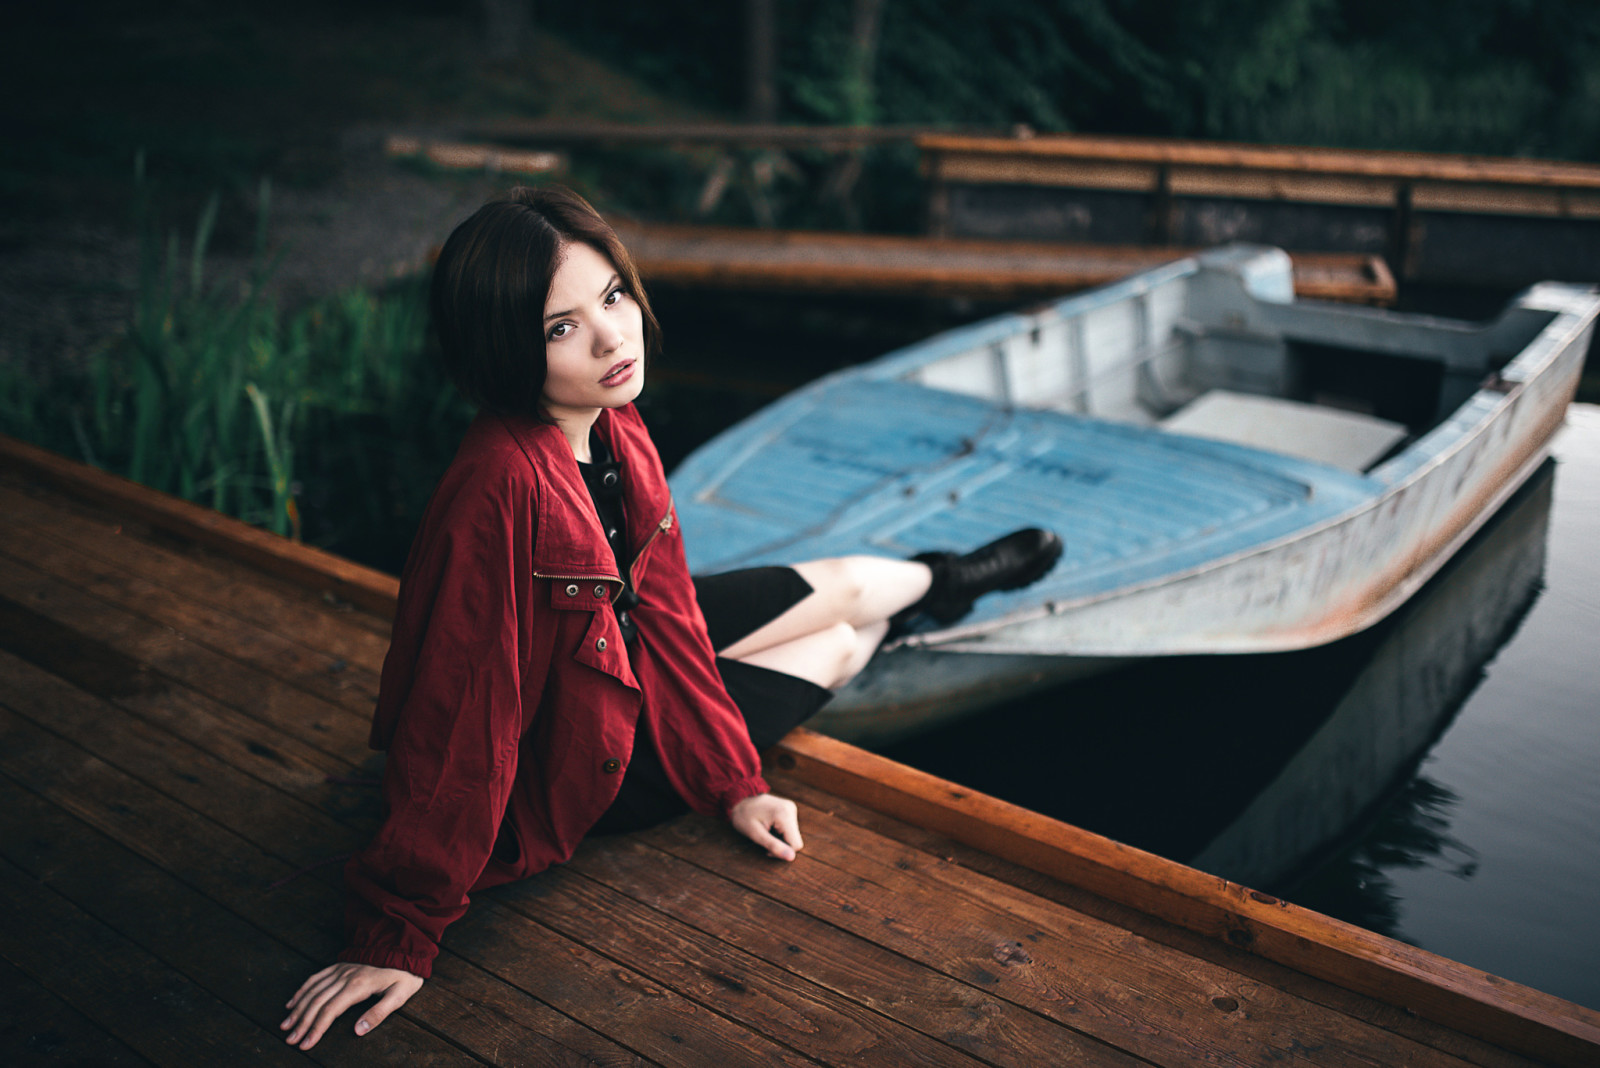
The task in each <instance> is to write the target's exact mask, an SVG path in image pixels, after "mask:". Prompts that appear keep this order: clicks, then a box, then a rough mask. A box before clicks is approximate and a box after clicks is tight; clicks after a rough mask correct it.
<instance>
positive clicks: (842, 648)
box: [724, 620, 889, 690]
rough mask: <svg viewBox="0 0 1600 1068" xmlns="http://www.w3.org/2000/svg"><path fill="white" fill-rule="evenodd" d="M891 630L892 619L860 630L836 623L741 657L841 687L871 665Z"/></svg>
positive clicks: (829, 687) (816, 681) (758, 665)
mask: <svg viewBox="0 0 1600 1068" xmlns="http://www.w3.org/2000/svg"><path fill="white" fill-rule="evenodd" d="M888 629H889V622H888V620H879V621H878V622H876V623H872V624H869V625H868V626H865V627H861V628H860V629H857V628H855V627H852V626H851V625H850V624H848V623H835V624H834V625H833V626H831V627H826V628H824V629H822V630H819V631H813V632H812V633H810V634H807V635H804V636H802V637H799V638H795V639H793V640H792V641H787V642H783V643H781V644H779V645H770V646H768V647H767V648H765V649H761V650H759V651H757V652H754V653H749V654H747V655H745V656H742V657H738V658H737V659H739V660H741V661H743V662H744V663H746V664H754V665H755V666H756V667H764V668H768V669H770V670H772V671H781V672H783V673H784V674H785V675H795V676H798V677H800V678H802V679H805V680H806V681H807V682H812V683H815V684H816V685H818V686H821V687H824V688H825V689H829V690H837V689H838V688H839V687H841V686H843V685H844V684H845V683H847V682H849V681H850V680H851V679H853V678H855V677H856V675H857V673H859V672H860V671H861V669H862V668H864V667H866V666H867V661H868V660H870V659H872V654H873V653H874V652H876V651H877V648H878V645H879V644H880V643H881V642H882V641H883V636H884V634H885V633H886V632H887V631H888ZM724 655H726V654H724Z"/></svg>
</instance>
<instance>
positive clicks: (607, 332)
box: [594, 318, 622, 356]
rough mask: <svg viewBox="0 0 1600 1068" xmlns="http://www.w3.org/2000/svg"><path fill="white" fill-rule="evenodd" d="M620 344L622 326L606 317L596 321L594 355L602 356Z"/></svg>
mask: <svg viewBox="0 0 1600 1068" xmlns="http://www.w3.org/2000/svg"><path fill="white" fill-rule="evenodd" d="M621 344H622V328H621V327H619V326H618V325H617V324H616V323H613V322H611V321H610V320H609V319H607V318H602V319H600V320H599V321H598V323H597V324H596V326H595V329H594V348H595V355H597V356H603V355H605V354H606V353H608V352H611V351H613V350H614V349H616V347H617V346H618V345H621Z"/></svg>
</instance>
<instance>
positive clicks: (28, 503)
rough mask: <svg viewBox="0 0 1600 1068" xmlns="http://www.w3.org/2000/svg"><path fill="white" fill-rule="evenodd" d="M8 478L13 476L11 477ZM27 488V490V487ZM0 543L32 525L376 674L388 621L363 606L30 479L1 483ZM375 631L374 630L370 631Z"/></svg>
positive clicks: (133, 572)
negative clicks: (338, 603)
mask: <svg viewBox="0 0 1600 1068" xmlns="http://www.w3.org/2000/svg"><path fill="white" fill-rule="evenodd" d="M12 481H15V480H14V479H13V480H12ZM30 490H31V491H32V492H29V491H30ZM0 516H3V517H4V518H3V519H0V540H3V539H4V538H5V536H6V535H5V531H6V530H7V529H9V528H10V527H11V526H12V525H13V524H16V525H22V526H27V527H31V528H34V529H35V530H38V531H43V532H45V534H46V536H48V537H51V538H56V539H58V540H59V541H61V542H62V543H63V544H66V545H70V546H71V547H73V548H75V549H77V550H79V551H80V552H83V553H85V554H87V555H89V556H92V557H94V558H96V559H97V560H102V561H104V562H105V563H107V564H109V565H111V566H112V567H114V568H117V569H119V570H121V571H122V572H124V573H126V574H128V575H133V576H137V577H138V578H142V579H145V580H146V581H148V582H151V583H154V584H156V585H159V586H164V587H166V588H168V589H170V590H173V591H175V592H181V593H182V594H183V595H184V596H187V597H189V598H191V599H192V600H194V601H197V602H199V603H200V604H203V605H207V606H209V607H211V608H216V609H220V610H222V611H225V612H229V613H231V614H233V615H236V616H239V617H241V618H244V619H249V620H253V621H255V622H256V623H257V624H258V625H259V626H261V627H264V628H266V629H268V630H271V631H272V632H273V633H276V634H280V635H282V636H283V637H285V638H291V639H293V640H295V641H298V642H299V643H301V644H302V645H307V646H310V647H312V648H315V649H318V650H321V651H323V652H325V653H329V654H331V655H333V656H336V657H340V658H342V659H344V660H346V661H349V662H350V663H351V664H356V665H360V666H362V667H364V668H368V669H370V670H373V671H376V670H378V669H379V668H380V667H381V666H382V664H383V656H384V652H385V651H386V650H387V649H388V647H389V638H388V632H389V623H388V619H387V618H382V619H379V618H378V617H376V616H374V615H372V614H371V613H370V612H367V611H365V610H360V611H353V610H350V609H349V607H348V606H346V608H345V609H344V610H338V609H337V608H335V606H333V605H331V604H330V603H329V602H328V601H326V600H324V599H322V598H320V597H317V596H316V595H315V594H312V593H311V592H310V591H308V590H306V589H304V588H302V587H298V586H290V585H288V584H286V583H283V582H281V581H278V580H273V579H271V578H270V577H268V576H265V575H263V574H262V573H261V572H260V571H257V570H254V569H250V568H245V567H244V566H243V565H240V564H238V563H235V562H233V561H229V560H226V559H225V558H222V557H218V556H216V555H215V554H212V553H207V552H205V551H203V550H201V549H199V548H198V547H197V546H193V545H185V546H180V547H176V548H169V547H168V545H167V544H163V542H170V540H171V539H170V537H168V536H167V535H165V534H162V533H159V532H155V531H153V530H152V529H151V528H147V527H146V526H145V524H143V523H138V522H136V521H133V520H123V519H121V518H119V517H118V516H117V515H116V514H115V513H114V512H108V511H105V510H103V509H100V508H96V507H94V506H92V505H89V504H85V503H83V502H79V501H74V500H72V499H71V498H68V497H65V496H63V495H61V494H60V493H49V492H48V491H45V490H43V489H41V488H39V487H37V486H34V485H32V484H24V483H17V484H14V485H9V484H7V483H6V482H4V481H0ZM375 628H376V629H375Z"/></svg>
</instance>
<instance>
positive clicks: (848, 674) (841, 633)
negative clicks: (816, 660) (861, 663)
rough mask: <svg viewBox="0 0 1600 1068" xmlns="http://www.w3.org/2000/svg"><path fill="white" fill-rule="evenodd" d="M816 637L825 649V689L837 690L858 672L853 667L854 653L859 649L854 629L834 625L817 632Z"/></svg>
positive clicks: (846, 624) (848, 625)
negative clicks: (826, 678)
mask: <svg viewBox="0 0 1600 1068" xmlns="http://www.w3.org/2000/svg"><path fill="white" fill-rule="evenodd" d="M818 637H819V639H820V640H821V641H822V642H823V643H824V644H825V645H826V647H827V657H826V659H827V664H828V672H827V674H828V679H829V681H828V683H827V688H828V689H830V690H837V689H838V688H839V687H841V686H843V685H844V684H845V683H847V682H849V681H850V680H851V679H852V678H854V677H855V674H856V672H857V671H859V670H860V668H858V667H856V666H855V661H856V652H857V650H858V648H859V647H860V642H859V640H858V639H857V636H856V629H855V628H854V627H852V626H851V625H850V624H848V623H835V624H833V626H831V627H828V628H827V629H825V630H822V631H819V632H818Z"/></svg>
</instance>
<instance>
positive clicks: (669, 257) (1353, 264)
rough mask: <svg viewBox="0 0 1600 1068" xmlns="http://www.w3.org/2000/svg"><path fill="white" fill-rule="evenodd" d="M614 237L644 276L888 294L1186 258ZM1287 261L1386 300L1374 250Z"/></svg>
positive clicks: (1386, 285) (987, 285)
mask: <svg viewBox="0 0 1600 1068" xmlns="http://www.w3.org/2000/svg"><path fill="white" fill-rule="evenodd" d="M617 232H618V234H619V236H620V237H621V238H622V239H623V241H624V242H625V243H626V244H627V245H628V248H629V250H630V252H631V253H632V255H633V257H634V260H635V261H636V262H637V263H638V265H639V270H640V272H641V273H642V274H643V275H644V277H645V279H646V280H647V281H652V282H666V283H670V284H674V285H698V286H704V285H711V286H721V287H725V288H730V289H775V290H788V289H799V290H806V291H810V292H826V291H833V292H854V293H864V292H893V293H902V294H918V295H925V296H946V297H972V298H986V299H991V300H1016V299H1022V298H1026V297H1054V296H1060V295H1061V294H1063V293H1067V292H1070V291H1072V290H1075V289H1084V288H1087V287H1089V286H1094V285H1103V284H1105V283H1107V282H1112V281H1116V280H1117V279H1119V278H1123V277H1126V276H1127V275H1130V274H1134V273H1136V272H1138V271H1141V270H1148V269H1150V268H1153V267H1157V266H1160V265H1161V264H1163V263H1169V262H1171V261H1172V260H1175V259H1179V258H1181V257H1183V256H1186V255H1189V254H1190V253H1191V252H1192V251H1194V250H1192V249H1185V248H1177V247H1141V246H1135V245H1087V244H1068V243H1062V242H1045V241H995V240H983V239H977V238H928V237H900V236H888V235H882V234H842V233H819V232H806V231H793V230H742V229H735V228H732V227H714V226H667V225H655V224H652V225H649V226H644V225H639V224H627V225H622V226H619V227H618V231H617ZM1292 258H1293V259H1294V286H1295V292H1296V293H1299V294H1300V295H1302V296H1307V297H1318V298H1326V299H1339V300H1360V301H1370V302H1387V301H1392V300H1393V299H1394V297H1395V289H1394V279H1393V277H1392V276H1391V275H1389V274H1388V272H1387V269H1386V268H1382V269H1380V268H1379V267H1378V266H1376V265H1378V264H1381V263H1382V261H1381V260H1380V259H1378V258H1377V257H1376V256H1370V255H1362V254H1359V253H1323V254H1320V255H1319V254H1313V255H1312V256H1310V257H1309V258H1307V259H1306V261H1305V262H1304V263H1302V257H1301V256H1300V255H1299V254H1294V255H1293V256H1292Z"/></svg>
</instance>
